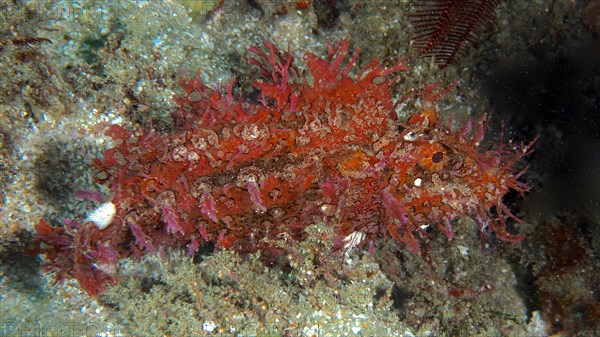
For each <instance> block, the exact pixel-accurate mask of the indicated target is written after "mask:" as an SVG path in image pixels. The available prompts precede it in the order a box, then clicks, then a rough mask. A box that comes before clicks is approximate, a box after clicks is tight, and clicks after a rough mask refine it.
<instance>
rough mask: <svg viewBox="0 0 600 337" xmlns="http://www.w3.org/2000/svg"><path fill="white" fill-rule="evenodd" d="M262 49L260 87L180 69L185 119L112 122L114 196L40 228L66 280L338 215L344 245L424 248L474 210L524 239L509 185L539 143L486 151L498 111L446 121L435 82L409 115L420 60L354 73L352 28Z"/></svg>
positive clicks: (258, 54) (275, 235)
mask: <svg viewBox="0 0 600 337" xmlns="http://www.w3.org/2000/svg"><path fill="white" fill-rule="evenodd" d="M250 52H251V54H252V55H253V57H251V58H250V60H249V62H250V64H252V65H255V66H257V67H258V69H260V72H261V76H262V78H261V79H260V80H258V81H256V82H254V83H253V86H254V88H255V89H256V90H257V91H258V94H257V96H256V97H254V98H253V99H251V98H247V97H242V96H240V95H236V94H235V93H234V91H233V85H232V84H229V85H225V86H223V87H220V88H219V89H211V88H209V87H208V86H206V85H204V84H203V83H202V82H201V81H200V80H199V79H195V80H187V81H182V87H183V89H184V91H185V94H184V95H182V96H181V97H176V98H175V100H176V103H177V104H178V106H179V110H178V111H177V113H176V114H175V116H174V120H175V127H174V131H173V132H171V133H163V132H158V131H155V130H137V131H129V130H126V129H124V128H122V127H120V126H116V125H111V126H109V127H108V128H107V129H106V134H107V135H109V136H111V137H112V138H113V139H114V140H115V143H116V146H115V147H113V148H111V149H109V150H107V151H106V154H105V156H104V158H103V159H101V160H97V162H96V164H95V166H96V168H97V169H98V171H100V174H99V177H102V178H101V179H99V182H100V183H104V184H108V186H109V187H110V189H111V191H112V194H111V196H110V199H109V200H106V203H105V204H103V205H102V206H100V207H99V208H98V210H97V211H96V212H95V213H93V214H92V215H90V217H88V218H87V219H86V220H83V221H79V222H76V221H69V222H68V223H65V224H64V225H63V226H56V227H54V226H50V225H48V224H47V223H46V222H45V221H40V223H39V224H38V225H37V227H36V230H37V234H36V236H37V237H38V239H39V240H40V241H41V243H42V246H41V247H42V248H41V249H42V251H43V252H45V253H46V257H47V259H48V260H49V262H48V264H47V268H48V269H50V270H55V271H56V275H57V279H58V280H63V279H65V278H75V279H77V280H78V281H79V283H80V284H81V286H82V287H83V288H84V289H85V290H86V291H87V292H88V293H89V294H91V295H97V294H98V293H100V292H101V291H102V289H103V288H104V285H105V284H106V283H111V282H115V281H117V279H116V276H115V275H114V274H113V272H112V271H114V269H115V268H114V267H115V266H116V265H117V263H118V260H119V259H120V258H123V257H127V256H130V255H132V254H133V255H137V256H140V255H141V254H144V253H146V252H148V251H153V250H155V249H157V247H160V246H169V247H187V251H188V252H189V253H190V254H193V253H194V252H195V251H197V250H198V248H199V245H201V244H203V243H206V242H212V243H215V244H216V245H217V246H218V247H224V248H228V249H235V250H237V251H240V252H254V251H257V250H263V249H268V243H267V242H268V240H266V239H273V240H275V239H281V238H285V239H292V240H301V239H302V238H303V237H304V236H305V233H304V229H305V228H306V227H307V226H310V225H312V224H315V223H325V224H328V225H330V226H333V227H334V229H335V233H336V235H338V236H339V242H338V244H339V245H341V246H346V248H347V247H348V246H349V245H360V244H363V243H365V242H372V240H374V239H376V238H377V237H380V236H386V235H387V236H391V237H393V238H394V239H395V240H397V241H398V242H399V244H400V245H402V246H404V247H406V248H407V249H408V250H410V251H412V252H414V253H417V252H419V250H420V245H419V240H426V237H425V234H426V230H425V229H426V228H428V227H431V226H433V227H437V228H439V230H441V231H442V232H443V233H445V234H446V235H447V236H448V237H453V235H454V234H453V232H452V226H451V223H452V221H453V220H454V219H456V218H458V217H465V216H466V217H471V218H472V219H473V220H474V221H475V223H476V224H477V226H478V227H479V230H480V231H481V234H482V237H489V236H490V235H491V234H492V233H493V235H494V236H495V237H497V238H499V239H501V240H505V241H510V242H519V241H520V240H521V239H522V238H523V236H522V235H513V234H510V233H508V232H507V230H506V228H505V227H506V220H507V219H508V218H512V219H514V220H516V221H520V220H519V219H518V218H517V217H516V216H514V215H513V214H512V213H511V212H510V211H509V210H508V209H507V207H506V205H504V204H503V202H502V198H503V196H504V195H505V194H506V193H507V192H508V191H509V190H510V189H514V190H516V191H518V192H520V193H524V192H526V191H527V190H528V187H527V185H525V184H524V183H523V182H520V181H518V178H519V177H520V176H521V175H522V173H523V171H521V172H518V173H517V172H515V171H513V166H514V164H515V163H516V162H517V161H518V160H519V159H520V158H522V157H523V156H524V155H526V154H528V153H529V152H530V148H531V145H532V144H533V142H532V143H530V144H529V145H526V146H520V147H513V148H511V149H508V148H507V145H506V144H503V142H502V141H500V145H499V146H498V148H496V149H494V150H488V151H482V150H481V149H480V148H479V145H480V143H481V141H482V140H483V137H484V132H485V128H486V123H487V118H486V117H485V116H484V117H482V118H481V119H480V120H478V121H471V120H470V121H468V122H467V123H466V125H464V126H462V127H455V126H454V125H453V124H454V122H453V121H449V122H446V123H444V122H442V120H441V118H440V116H438V113H437V112H436V110H435V105H436V103H437V101H438V100H439V98H440V97H441V96H442V95H443V94H444V93H445V90H442V89H438V88H437V87H436V86H435V85H428V86H426V87H425V89H424V90H421V91H420V95H419V96H420V97H421V100H422V106H423V109H422V110H421V111H419V112H417V113H415V114H413V115H412V116H410V117H409V118H408V119H407V120H405V121H400V120H399V118H398V117H397V110H398V109H399V107H400V104H401V103H402V102H404V101H405V100H406V99H407V97H408V96H410V95H407V97H405V98H402V99H396V100H395V99H394V95H393V94H392V90H391V86H392V84H393V83H394V82H395V81H396V80H397V79H398V77H399V76H401V74H402V72H403V71H405V70H407V69H408V67H407V65H406V62H405V61H404V62H400V63H398V64H396V65H394V66H392V67H390V68H384V67H383V66H382V65H381V64H380V63H379V62H378V61H377V60H373V61H372V62H371V64H370V65H369V66H367V67H366V68H364V69H362V70H360V71H358V73H356V74H355V75H351V72H353V68H354V64H355V61H356V58H357V55H358V51H357V52H355V53H354V54H353V56H352V57H350V59H349V60H348V57H347V56H348V54H349V52H348V40H345V41H342V42H340V43H339V44H337V45H329V48H328V55H327V57H325V58H321V57H319V56H317V55H315V54H312V53H308V54H306V56H305V61H306V66H307V69H308V72H306V73H301V72H300V71H299V69H298V68H297V67H296V66H295V65H294V63H293V60H292V56H291V54H290V53H289V52H281V51H279V50H277V49H276V48H275V46H273V45H272V44H270V43H265V47H264V49H258V48H252V49H251V50H250ZM415 234H417V235H415ZM350 243H351V244H350ZM342 248H343V247H342Z"/></svg>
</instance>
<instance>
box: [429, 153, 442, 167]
mask: <svg viewBox="0 0 600 337" xmlns="http://www.w3.org/2000/svg"><path fill="white" fill-rule="evenodd" d="M442 160H444V152H442V151H438V152H436V153H434V154H433V156H431V161H432V162H434V163H435V164H437V163H439V162H441V161H442Z"/></svg>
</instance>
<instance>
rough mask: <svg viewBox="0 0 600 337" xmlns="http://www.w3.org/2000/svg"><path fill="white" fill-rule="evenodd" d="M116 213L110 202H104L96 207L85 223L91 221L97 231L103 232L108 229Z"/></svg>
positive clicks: (113, 205)
mask: <svg viewBox="0 0 600 337" xmlns="http://www.w3.org/2000/svg"><path fill="white" fill-rule="evenodd" d="M115 213H117V208H116V207H115V204H113V203H112V202H110V201H109V202H106V203H103V204H102V205H100V206H98V208H96V209H95V210H94V211H93V212H92V213H90V215H88V217H87V221H91V222H93V223H94V225H96V227H98V229H99V230H103V229H105V228H106V227H108V226H109V225H110V224H111V223H112V221H113V218H114V217H115Z"/></svg>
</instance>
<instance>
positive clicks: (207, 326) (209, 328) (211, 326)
mask: <svg viewBox="0 0 600 337" xmlns="http://www.w3.org/2000/svg"><path fill="white" fill-rule="evenodd" d="M216 328H217V325H216V324H215V322H213V321H206V322H204V323H203V324H202V330H204V331H206V332H213V331H215V329H216Z"/></svg>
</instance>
